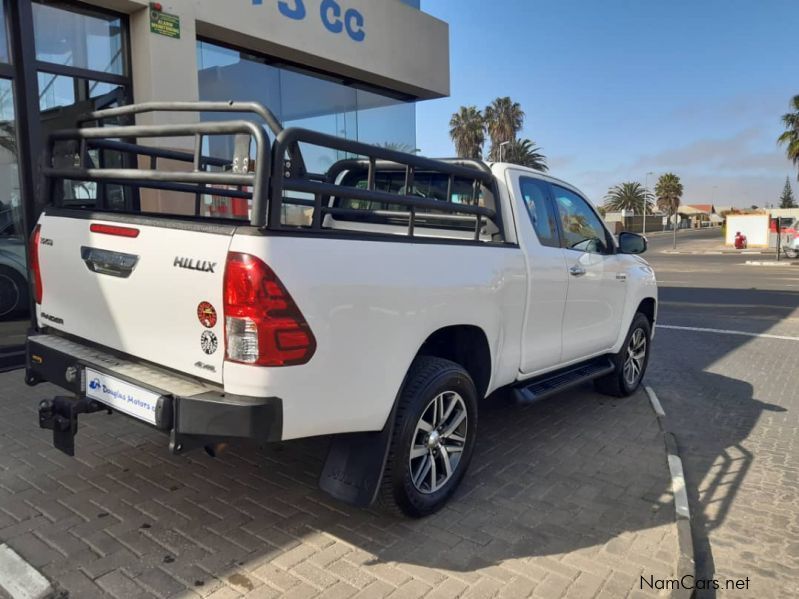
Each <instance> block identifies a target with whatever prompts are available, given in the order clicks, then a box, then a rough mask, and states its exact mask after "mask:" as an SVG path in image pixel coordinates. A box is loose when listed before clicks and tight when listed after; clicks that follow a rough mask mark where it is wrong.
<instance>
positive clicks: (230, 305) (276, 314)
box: [224, 252, 316, 366]
mask: <svg viewBox="0 0 799 599" xmlns="http://www.w3.org/2000/svg"><path fill="white" fill-rule="evenodd" d="M224 294H225V340H226V348H227V349H226V356H227V359H228V360H230V361H232V362H240V363H242V364H254V365H256V366H293V365H297V364H305V363H306V362H308V361H309V360H310V359H311V357H312V356H313V355H314V352H315V351H316V339H315V338H314V335H313V333H312V332H311V328H310V327H309V326H308V323H307V322H306V321H305V317H304V316H303V315H302V312H300V309H299V308H298V307H297V304H295V303H294V300H293V299H292V297H291V295H289V292H288V291H287V290H286V288H285V287H284V286H283V283H282V282H281V281H280V279H279V278H278V277H277V275H276V274H275V273H274V272H272V269H271V268H269V267H268V266H267V265H266V264H264V262H263V261H261V260H259V259H258V258H256V257H255V256H251V255H249V254H240V253H238V252H230V253H229V254H228V257H227V265H226V267H225V289H224Z"/></svg>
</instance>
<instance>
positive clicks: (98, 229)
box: [89, 224, 139, 238]
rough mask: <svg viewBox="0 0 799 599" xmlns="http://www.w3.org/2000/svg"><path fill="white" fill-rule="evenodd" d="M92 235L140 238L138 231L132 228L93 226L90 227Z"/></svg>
mask: <svg viewBox="0 0 799 599" xmlns="http://www.w3.org/2000/svg"><path fill="white" fill-rule="evenodd" d="M89 230H90V231H91V232H92V233H101V234H103V235H116V236H117V237H131V238H136V237H138V236H139V230H138V229H132V228H131V227H115V226H114V225H97V224H95V225H92V226H90V227H89Z"/></svg>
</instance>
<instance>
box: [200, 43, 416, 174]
mask: <svg viewBox="0 0 799 599" xmlns="http://www.w3.org/2000/svg"><path fill="white" fill-rule="evenodd" d="M197 61H198V66H199V83H200V99H201V100H214V101H227V100H231V99H232V100H241V101H255V102H260V103H261V104H263V105H264V106H267V107H268V108H269V109H271V110H272V112H274V113H275V116H276V117H277V118H278V119H279V120H280V121H281V122H282V123H283V125H284V126H285V127H302V128H305V129H312V130H315V131H320V132H322V133H328V134H330V135H335V136H338V137H344V138H347V139H354V140H358V141H364V142H367V143H372V144H377V145H386V146H389V147H392V148H395V149H399V150H404V151H409V152H413V151H414V150H415V149H416V107H415V105H414V104H412V103H409V102H405V101H403V100H398V99H396V98H392V97H389V96H385V95H381V94H379V93H374V92H371V91H365V90H362V89H358V88H356V87H354V86H353V85H349V84H346V83H344V82H341V81H335V80H331V79H330V78H326V77H323V76H321V75H317V74H315V73H310V72H307V71H303V70H300V69H297V68H294V67H287V66H283V65H279V64H273V63H271V62H270V61H269V60H268V59H265V58H262V57H256V56H252V55H250V54H246V53H244V52H240V51H238V50H232V49H229V48H224V47H221V46H218V45H215V44H213V43H210V42H206V41H198V43H197ZM230 116H231V115H229V114H228V115H204V118H207V119H229V118H230ZM241 118H251V117H248V116H247V115H241ZM225 141H226V140H221V142H220V143H218V144H217V145H215V146H213V147H211V149H210V151H211V153H212V154H214V155H216V156H220V157H229V156H231V155H232V145H231V144H232V140H230V142H229V143H225ZM303 157H304V159H305V163H306V167H307V168H308V169H309V170H311V171H314V172H323V171H325V170H327V169H328V168H329V167H330V166H331V165H332V164H333V163H334V162H336V161H337V160H340V159H342V158H344V157H345V156H343V155H339V153H337V152H335V151H334V150H329V149H324V148H317V147H308V148H306V147H303Z"/></svg>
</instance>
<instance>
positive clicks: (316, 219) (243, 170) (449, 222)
mask: <svg viewBox="0 0 799 599" xmlns="http://www.w3.org/2000/svg"><path fill="white" fill-rule="evenodd" d="M150 112H192V113H201V112H219V113H242V112H244V113H251V114H255V115H257V116H259V117H260V118H261V119H262V120H263V121H264V123H265V124H266V125H267V127H269V129H270V130H271V131H272V133H273V134H274V135H275V141H274V145H271V146H270V142H269V138H268V137H267V136H266V132H265V131H264V129H263V127H262V126H261V125H260V124H256V123H254V122H252V121H249V120H243V119H242V120H230V121H204V122H197V123H189V124H182V125H116V124H111V125H108V126H102V125H103V121H106V120H108V119H111V118H117V117H122V116H132V115H139V114H145V113H150ZM78 122H79V125H83V126H79V127H78V128H75V129H68V130H62V131H55V132H53V133H52V134H51V135H50V136H49V138H48V143H47V157H46V158H47V162H46V166H45V168H44V175H45V179H46V184H47V185H48V187H49V189H48V191H49V190H50V189H52V184H51V181H52V180H54V179H67V180H74V181H96V182H101V183H104V184H109V183H113V184H118V185H125V186H130V187H132V188H137V189H138V188H152V189H162V190H168V191H179V192H186V193H193V194H195V196H196V200H195V201H196V207H195V211H196V215H197V216H199V215H200V212H199V210H200V200H201V197H202V195H203V194H213V195H219V196H223V197H231V198H245V199H252V206H251V217H250V224H251V225H252V226H254V227H258V228H260V229H264V228H269V229H273V230H292V231H296V230H297V229H298V227H296V226H289V225H286V224H284V223H283V222H282V207H283V206H284V205H298V206H306V207H309V208H313V219H312V222H311V226H310V228H309V227H307V226H302V227H300V229H301V230H312V231H317V232H318V231H322V230H323V229H324V230H325V231H332V232H334V233H335V232H341V231H343V229H330V228H325V226H324V225H325V220H326V218H325V217H342V218H347V217H352V218H360V217H363V216H366V217H370V218H386V219H390V220H392V221H396V220H397V219H400V220H407V227H408V231H407V234H408V236H410V237H413V236H414V231H415V228H416V227H417V226H418V225H417V222H416V221H417V217H418V218H419V219H423V221H424V222H425V223H428V224H427V225H425V226H430V225H429V223H431V222H440V223H441V226H442V227H445V228H446V227H447V226H452V227H456V228H459V229H460V230H466V231H468V230H470V228H471V227H470V226H469V225H471V224H473V225H474V229H473V231H474V239H475V240H476V241H479V240H480V239H481V235H484V234H493V233H495V232H499V233H500V234H501V232H502V231H503V227H502V213H501V210H499V206H498V198H499V195H498V193H497V187H496V182H495V180H494V176H493V173H492V171H491V169H490V168H489V167H488V165H486V164H485V163H483V162H479V161H475V160H466V159H447V160H434V159H431V158H425V157H422V156H418V155H416V154H409V153H405V152H400V151H397V150H392V149H390V148H385V147H379V146H373V145H369V144H366V143H363V142H359V141H354V140H349V139H343V138H340V137H335V136H333V135H327V134H324V133H320V132H317V131H311V130H308V129H300V128H289V129H284V128H283V127H282V125H281V124H280V123H279V122H278V120H277V119H276V118H275V115H274V114H273V113H272V112H271V111H270V110H269V109H267V108H266V107H264V106H262V105H260V104H257V103H255V102H148V103H145V104H134V105H129V106H120V107H117V108H109V109H104V110H98V111H94V112H89V113H87V114H84V115H83V116H81V117H80V119H79V121H78ZM91 123H96V124H97V125H98V126H86V125H87V124H91ZM212 135H230V136H236V150H235V156H234V158H233V159H232V160H230V159H221V158H215V157H210V156H204V155H203V154H202V146H203V140H204V138H205V137H206V136H212ZM157 137H160V138H176V137H194V150H193V152H190V151H181V150H174V149H166V148H158V147H153V146H147V145H140V144H139V143H131V141H130V140H132V141H136V140H137V139H139V138H157ZM253 140H254V141H255V146H256V155H255V168H254V170H252V171H251V169H250V165H251V163H250V156H251V154H250V148H249V144H251V143H252V141H253ZM59 142H71V143H72V144H77V145H78V146H79V152H77V151H75V150H74V145H70V146H68V148H67V150H66V151H63V152H62V155H57V154H56V153H55V147H56V144H57V143H59ZM301 144H307V145H312V146H319V147H322V148H325V149H330V150H334V151H336V152H340V153H343V154H345V155H348V156H352V158H345V159H344V160H340V161H338V162H336V163H335V164H334V165H333V166H331V167H330V169H328V171H327V172H326V173H324V174H320V173H311V172H308V171H307V170H306V168H305V165H304V162H303V160H302V155H301V153H300V147H301ZM89 149H100V150H111V151H118V152H120V153H125V154H131V155H134V156H149V157H150V168H149V169H137V168H105V167H104V166H103V158H102V154H101V157H100V165H99V168H93V167H90V166H87V161H88V160H89V153H88V150H89ZM76 154H79V159H78V160H77V161H76V160H75V155H76ZM62 157H63V158H65V160H59V158H62ZM159 158H161V159H169V160H176V161H180V162H186V163H191V164H192V166H193V169H192V170H191V171H189V172H182V171H174V170H170V171H159V170H158V169H157V160H158V159H159ZM298 165H299V166H298ZM208 167H217V168H221V169H224V170H222V171H210V170H207V168H208ZM359 169H360V170H361V171H364V172H365V173H366V181H365V182H362V183H361V185H364V186H365V188H364V187H361V186H360V185H359V186H354V185H353V186H350V185H342V184H341V182H340V181H339V178H340V177H341V175H342V174H343V173H344V172H346V171H354V170H359ZM230 171H233V172H230ZM378 171H399V172H403V171H404V182H405V193H403V194H395V193H389V192H386V191H380V190H378V189H377V185H376V175H377V173H378ZM419 173H424V174H427V173H434V174H437V175H443V176H444V177H446V178H447V181H448V182H447V195H446V198H447V199H446V200H437V199H433V198H427V197H420V196H416V195H412V191H411V190H413V189H414V181H415V178H416V177H417V175H419ZM361 176H363V175H361ZM456 178H457V179H465V180H467V181H468V182H470V184H471V185H472V186H473V192H472V198H473V200H474V204H468V203H464V204H460V203H455V202H453V201H452V197H453V196H452V190H453V187H454V185H455V180H456ZM213 185H223V186H229V188H218V187H209V186H213ZM409 191H410V192H411V193H409ZM285 192H295V193H298V194H307V195H308V196H311V197H312V198H313V199H308V198H299V197H290V196H287V197H284V195H285ZM478 197H479V198H481V199H482V200H483V201H482V203H483V204H485V205H477V198H478ZM333 198H336V199H352V200H360V201H367V202H376V203H378V204H379V205H382V206H383V207H382V208H381V207H377V208H376V209H373V210H361V211H360V213H359V212H358V211H356V210H353V209H351V208H346V207H342V206H339V205H336V203H334V202H332V201H331V200H332V199H333ZM51 199H52V198H51ZM391 206H401V207H403V208H406V209H407V212H401V211H398V210H393V209H390V207H391ZM489 222H490V223H493V225H494V226H495V227H496V229H495V230H494V229H491V228H490V227H486V226H485V225H486V224H487V223H489ZM464 225H465V228H464ZM328 226H329V225H328Z"/></svg>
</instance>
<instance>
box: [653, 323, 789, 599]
mask: <svg viewBox="0 0 799 599" xmlns="http://www.w3.org/2000/svg"><path fill="white" fill-rule="evenodd" d="M752 322H756V321H751V322H750V323H749V325H750V326H751V324H752ZM769 324H770V323H769ZM705 325H706V326H708V324H707V322H706V323H705ZM781 327H782V329H783V330H781V331H780V332H781V333H783V334H785V333H790V332H791V330H793V331H794V333H799V329H797V328H796V327H795V325H791V324H790V323H789V322H787V321H786V322H784V323H782V324H781ZM786 327H788V330H785V328H786ZM791 327H793V329H791ZM769 329H770V327H769V326H767V325H766V324H765V323H764V325H763V330H764V332H770V330H769ZM658 336H659V339H658V343H657V344H656V345H655V349H654V353H653V361H652V368H651V369H650V372H649V375H648V376H649V381H650V382H653V383H654V384H655V385H656V387H657V389H658V395H659V397H660V400H661V402H662V403H663V406H664V409H665V410H666V412H667V414H668V415H669V417H670V418H672V419H673V422H674V425H675V426H674V427H675V430H676V431H677V441H678V444H679V446H680V453H681V456H682V459H683V462H684V465H685V471H686V482H687V487H688V490H689V500H690V503H691V512H692V516H693V519H694V530H695V537H696V545H697V550H698V553H697V566H698V574H699V575H700V576H701V577H704V578H718V579H719V580H720V581H722V583H723V581H726V580H728V579H739V578H745V577H747V576H748V577H749V578H750V579H751V582H750V584H749V590H748V591H745V590H736V591H729V592H726V593H725V592H724V591H720V592H719V593H718V595H719V596H722V597H728V596H729V597H733V596H739V597H758V598H760V597H799V463H797V456H799V387H798V386H797V383H799V379H797V372H799V341H785V340H775V339H753V338H747V337H735V336H725V335H717V334H712V333H691V332H683V331H669V330H661V331H658ZM700 596H702V597H705V596H712V594H711V593H702V594H700Z"/></svg>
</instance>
